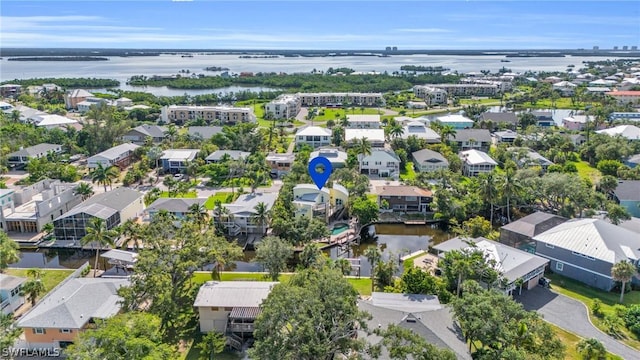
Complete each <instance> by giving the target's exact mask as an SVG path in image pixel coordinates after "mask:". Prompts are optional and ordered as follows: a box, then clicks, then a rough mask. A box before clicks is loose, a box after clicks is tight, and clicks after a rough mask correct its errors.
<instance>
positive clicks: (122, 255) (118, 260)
mask: <svg viewBox="0 0 640 360" xmlns="http://www.w3.org/2000/svg"><path fill="white" fill-rule="evenodd" d="M100 257H101V258H103V259H107V263H109V264H111V265H113V267H115V268H116V272H118V270H119V269H123V270H125V273H126V271H130V270H132V269H133V266H134V265H135V264H136V263H137V262H138V253H136V252H133V251H126V250H119V249H111V250H109V251H105V252H103V253H101V254H100ZM103 276H104V274H103Z"/></svg>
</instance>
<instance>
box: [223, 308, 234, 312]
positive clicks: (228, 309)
mask: <svg viewBox="0 0 640 360" xmlns="http://www.w3.org/2000/svg"><path fill="white" fill-rule="evenodd" d="M232 310H233V308H232V307H225V308H224V311H232Z"/></svg>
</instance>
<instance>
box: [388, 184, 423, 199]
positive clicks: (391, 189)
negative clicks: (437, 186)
mask: <svg viewBox="0 0 640 360" xmlns="http://www.w3.org/2000/svg"><path fill="white" fill-rule="evenodd" d="M376 190H377V192H378V195H379V196H422V197H431V196H432V195H433V193H432V192H431V191H429V190H425V189H421V188H419V187H417V186H408V185H398V186H381V187H378V188H376Z"/></svg>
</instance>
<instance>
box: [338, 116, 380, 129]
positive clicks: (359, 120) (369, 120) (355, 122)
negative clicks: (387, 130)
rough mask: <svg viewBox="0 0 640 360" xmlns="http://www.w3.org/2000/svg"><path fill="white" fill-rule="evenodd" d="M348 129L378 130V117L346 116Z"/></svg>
mask: <svg viewBox="0 0 640 360" xmlns="http://www.w3.org/2000/svg"><path fill="white" fill-rule="evenodd" d="M347 122H348V124H347V126H346V127H347V128H348V129H380V128H381V127H382V122H381V121H380V115H347Z"/></svg>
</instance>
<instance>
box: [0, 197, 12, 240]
mask: <svg viewBox="0 0 640 360" xmlns="http://www.w3.org/2000/svg"><path fill="white" fill-rule="evenodd" d="M14 192H15V190H13V189H0V230H2V231H7V230H6V229H7V224H6V222H5V219H4V214H5V212H7V213H9V212H11V211H13V207H14V206H15V204H14V203H13V193H14Z"/></svg>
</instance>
